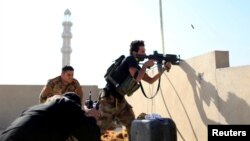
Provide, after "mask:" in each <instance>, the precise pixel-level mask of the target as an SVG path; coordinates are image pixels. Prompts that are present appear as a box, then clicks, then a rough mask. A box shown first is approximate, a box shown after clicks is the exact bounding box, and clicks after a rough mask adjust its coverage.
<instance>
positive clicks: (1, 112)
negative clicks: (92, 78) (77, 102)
mask: <svg viewBox="0 0 250 141" xmlns="http://www.w3.org/2000/svg"><path fill="white" fill-rule="evenodd" d="M42 88H43V85H0V130H3V129H5V128H6V127H7V126H9V124H10V123H11V122H12V121H13V120H14V119H15V118H16V117H17V116H18V115H19V114H20V113H21V112H22V111H23V110H25V109H26V108H28V107H30V106H32V105H35V104H38V103H39V94H40V92H41V90H42ZM82 89H83V92H84V101H85V100H86V99H87V98H88V93H89V91H91V92H92V98H93V100H97V96H98V94H99V89H98V87H97V86H82Z"/></svg>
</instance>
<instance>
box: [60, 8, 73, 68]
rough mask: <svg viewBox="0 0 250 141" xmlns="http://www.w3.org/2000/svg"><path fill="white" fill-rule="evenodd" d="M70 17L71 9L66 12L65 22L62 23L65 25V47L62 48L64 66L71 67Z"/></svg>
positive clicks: (63, 35)
mask: <svg viewBox="0 0 250 141" xmlns="http://www.w3.org/2000/svg"><path fill="white" fill-rule="evenodd" d="M70 15H71V12H70V11H69V9H66V10H65V12H64V21H63V23H62V25H63V33H62V38H63V46H62V48H61V52H62V66H63V67H64V66H65V65H70V53H71V52H72V49H71V46H70V40H71V38H72V34H71V26H72V22H71V21H70Z"/></svg>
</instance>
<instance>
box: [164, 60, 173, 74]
mask: <svg viewBox="0 0 250 141" xmlns="http://www.w3.org/2000/svg"><path fill="white" fill-rule="evenodd" d="M171 66H172V64H171V62H165V63H164V69H165V70H166V71H167V72H169V70H170V69H171Z"/></svg>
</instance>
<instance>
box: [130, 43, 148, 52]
mask: <svg viewBox="0 0 250 141" xmlns="http://www.w3.org/2000/svg"><path fill="white" fill-rule="evenodd" d="M140 46H145V45H144V41H143V40H134V41H132V42H131V44H130V50H129V53H130V55H132V52H133V51H135V52H138V50H139V47H140Z"/></svg>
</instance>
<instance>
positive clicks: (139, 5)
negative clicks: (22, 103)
mask: <svg viewBox="0 0 250 141" xmlns="http://www.w3.org/2000/svg"><path fill="white" fill-rule="evenodd" d="M249 7H250V1H247V0H188V1H187V0H162V15H163V32H164V43H165V46H164V47H163V46H162V37H161V28H160V10H159V1H157V0H0V84H7V85H8V84H17V85H26V84H27V85H44V84H46V82H47V80H48V79H50V78H54V77H56V76H58V75H60V73H61V68H62V53H61V48H62V45H63V39H62V37H61V35H62V32H63V26H62V22H63V21H64V11H65V10H66V9H69V10H70V11H71V17H70V20H71V22H72V23H73V26H72V27H71V32H72V35H73V37H72V39H71V47H72V53H71V64H70V65H72V66H73V67H74V69H75V73H74V76H75V78H76V79H78V80H79V82H80V84H81V85H98V86H99V87H103V86H104V85H105V80H104V77H103V76H104V74H105V73H106V69H107V68H108V67H109V66H110V64H111V63H112V61H113V60H114V59H116V58H117V57H119V56H120V55H121V54H124V55H129V45H130V43H131V41H132V40H144V41H145V45H146V46H145V47H146V52H147V54H151V53H153V51H155V50H156V51H158V52H159V53H170V54H177V55H180V57H181V59H189V58H192V57H195V56H199V55H202V54H206V53H209V52H212V51H215V50H220V51H229V61H230V66H231V67H238V66H245V65H249V64H250V59H247V58H248V57H247V56H249V53H250V39H249V37H250V28H249V26H250V16H249V15H250V9H249ZM191 25H193V26H194V28H192V26H191ZM163 48H164V49H163ZM163 50H164V52H163Z"/></svg>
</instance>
